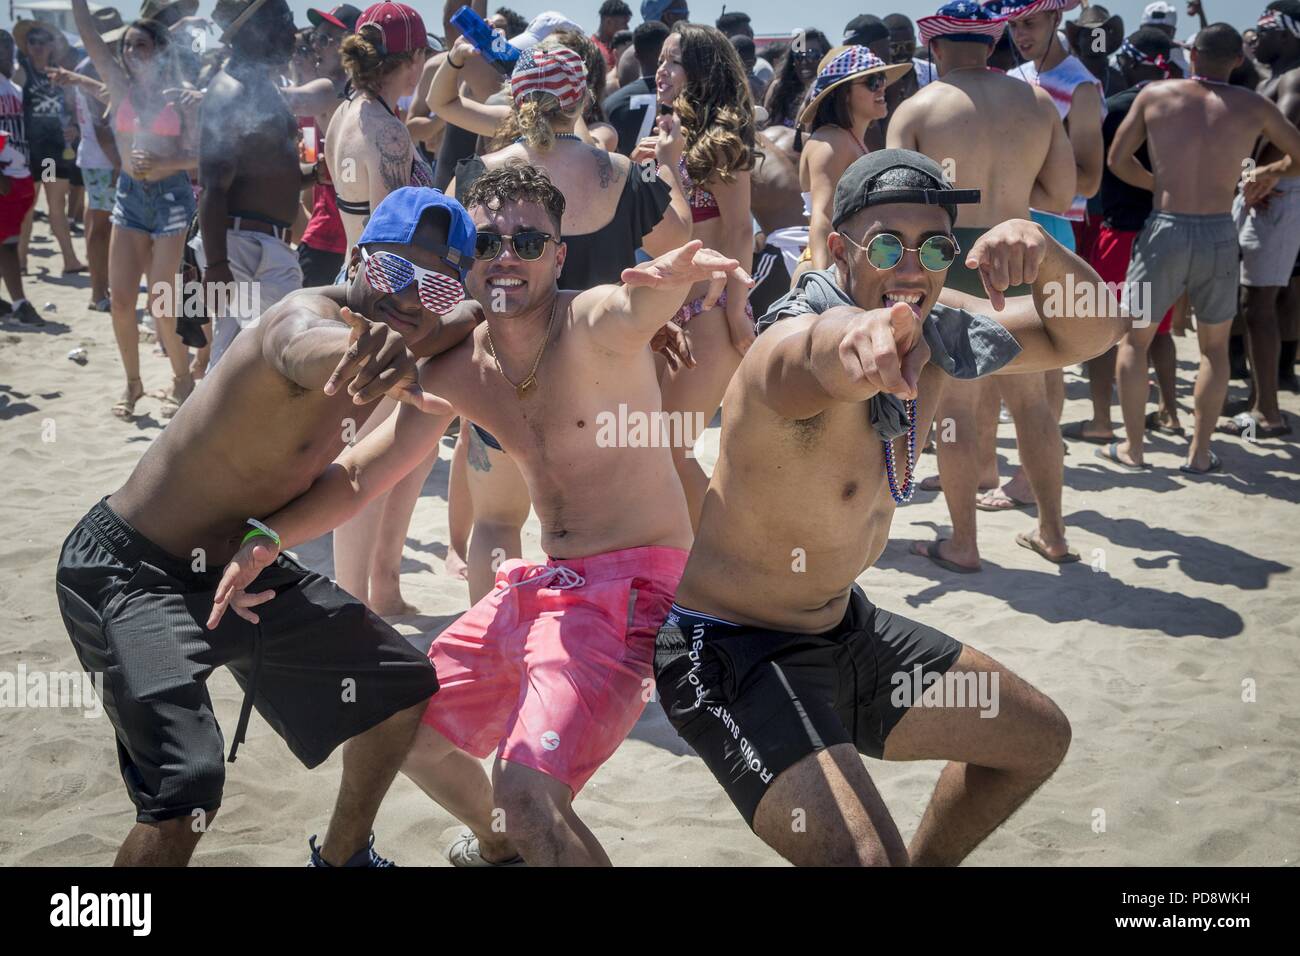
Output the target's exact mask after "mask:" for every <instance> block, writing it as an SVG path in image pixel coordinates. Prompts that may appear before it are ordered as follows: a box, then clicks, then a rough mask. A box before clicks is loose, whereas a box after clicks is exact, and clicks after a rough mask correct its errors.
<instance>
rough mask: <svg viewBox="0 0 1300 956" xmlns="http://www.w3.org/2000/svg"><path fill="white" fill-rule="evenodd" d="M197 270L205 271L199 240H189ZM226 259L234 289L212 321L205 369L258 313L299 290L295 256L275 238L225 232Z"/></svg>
mask: <svg viewBox="0 0 1300 956" xmlns="http://www.w3.org/2000/svg"><path fill="white" fill-rule="evenodd" d="M192 245H193V248H194V251H195V253H196V255H197V257H198V260H199V268H200V269H206V268H207V257H206V256H205V255H204V252H203V241H202V239H201V238H200V237H195V239H194V240H193V243H192ZM226 256H227V258H229V259H230V271H231V272H232V273H233V274H234V276H235V284H236V289H235V290H234V295H232V296H230V297H229V299H228V305H227V308H225V309H223V310H221V311H220V312H218V314H217V315H215V316H213V318H212V357H211V358H210V359H209V360H208V368H212V366H214V365H216V364H217V359H219V358H221V356H222V355H223V354H224V353H225V351H226V349H228V348H229V347H230V343H231V342H233V341H234V340H235V336H236V335H238V334H239V333H240V331H241V330H243V329H251V328H252V327H253V326H255V325H257V323H258V320H259V319H261V317H262V313H263V312H265V311H266V310H267V309H269V308H270V307H271V306H273V305H275V304H276V303H277V302H279V301H280V300H281V299H283V298H284V297H285V296H286V295H288V294H289V293H290V292H296V291H297V290H299V289H301V288H302V266H300V265H299V264H298V255H297V253H295V252H294V251H293V249H291V248H290V247H289V245H288V244H287V243H284V242H282V241H281V240H279V239H277V238H276V237H275V236H272V235H268V234H267V233H263V232H251V231H248V230H242V229H241V230H238V231H236V230H233V229H231V230H227V231H226Z"/></svg>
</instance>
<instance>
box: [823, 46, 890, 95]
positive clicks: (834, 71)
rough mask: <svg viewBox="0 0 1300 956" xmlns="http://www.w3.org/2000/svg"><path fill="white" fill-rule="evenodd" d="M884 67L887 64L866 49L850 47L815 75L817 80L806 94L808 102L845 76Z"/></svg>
mask: <svg viewBox="0 0 1300 956" xmlns="http://www.w3.org/2000/svg"><path fill="white" fill-rule="evenodd" d="M886 66H888V64H887V63H885V61H884V60H882V59H881V58H880V57H878V56H876V55H875V54H874V53H872V52H871V51H870V50H868V49H867V48H866V47H864V46H851V47H849V48H848V49H847V50H845V51H844V52H843V53H841V54H840V55H839V56H837V57H836V58H835V59H833V60H831V61H830V62H829V63H827V64H826V66H825V68H824V69H822V70H821V71H820V72H819V73H818V74H817V79H815V80H813V85H812V89H811V90H810V91H809V92H808V102H811V101H812V100H814V99H816V98H817V97H818V96H820V95H821V94H822V92H823V91H824V90H825V89H826V88H827V87H828V86H830V85H831V84H832V83H838V82H839V81H840V80H843V79H844V78H845V77H846V76H853V75H854V74H856V73H865V72H867V71H868V70H880V69H884V68H885V67H886Z"/></svg>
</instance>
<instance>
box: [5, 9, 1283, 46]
mask: <svg viewBox="0 0 1300 956" xmlns="http://www.w3.org/2000/svg"><path fill="white" fill-rule="evenodd" d="M688 2H689V3H690V7H691V18H692V19H693V20H696V21H698V22H703V23H712V22H713V21H714V20H715V19H716V18H717V16H718V14H719V13H721V12H722V8H723V3H722V2H720V0H709V2H702V0H688ZM940 2H941V0H887V2H879V0H869V2H863V0H817V2H816V3H810V4H807V5H802V4H795V3H790V2H789V0H735V2H731V3H729V4H727V6H728V7H729V8H730V9H732V10H744V11H745V12H746V13H748V14H749V15H750V16H751V17H752V19H753V24H754V29H755V31H757V32H758V33H780V32H788V31H790V30H793V29H797V28H799V27H817V28H818V29H820V30H823V31H824V32H825V33H826V34H827V35H828V36H830V37H831V39H832V40H836V39H838V38H839V37H840V36H841V35H842V34H843V29H844V24H846V23H847V22H848V21H849V20H851V19H853V18H854V17H855V16H857V15H858V14H860V13H873V14H875V15H876V16H882V17H883V16H885V15H886V14H889V13H905V14H907V15H908V16H909V17H911V18H912V20H913V21H915V20H916V18H917V17H922V16H926V15H928V14H931V13H934V12H935V10H937V9H938V7H939V5H940ZM1172 2H1173V5H1174V7H1175V8H1176V9H1177V10H1178V36H1179V38H1182V39H1185V38H1187V37H1189V36H1190V35H1191V34H1192V33H1194V32H1195V27H1194V26H1193V25H1192V24H1193V22H1194V21H1193V20H1192V18H1191V17H1188V16H1187V14H1186V3H1185V2H1184V0H1172ZM0 3H3V6H0V10H3V11H4V15H5V18H6V19H8V12H9V4H8V2H6V0H0ZM137 3H138V0H123V2H121V3H119V4H118V5H117V6H118V9H119V10H121V11H122V14H123V16H124V17H126V18H128V19H129V18H130V14H131V13H134V12H135V11H136V10H138V9H139V8H138V6H137ZM600 3H601V0H578V2H575V0H512V2H509V3H508V4H506V5H507V6H510V7H512V8H513V9H515V10H518V11H519V12H520V13H521V14H523V15H524V16H525V17H527V18H529V19H531V18H532V17H533V16H534V15H536V14H538V13H541V12H542V11H543V10H560V11H561V12H562V13H564V14H566V15H567V16H569V17H571V18H572V19H574V20H576V21H577V22H578V23H580V24H582V25H583V26H584V27H587V28H588V29H594V28H595V26H596V20H597V17H596V11H597V10H598V9H600ZM627 3H628V6H630V7H631V8H632V14H633V16H632V25H633V26H634V27H635V26H636V24H637V23H639V22H640V21H641V15H640V0H627ZM214 5H215V0H202V3H201V4H200V7H199V11H200V13H203V14H207V13H210V12H211V10H212V8H213V6H214ZM289 5H290V6H291V7H292V8H293V10H294V12H295V14H297V20H298V22H299V24H300V25H302V26H306V25H307V8H308V7H312V6H319V5H320V4H318V3H316V2H314V0H313V2H308V0H289ZM332 5H333V4H332V3H328V2H327V3H326V4H325V5H324V6H325V8H326V9H328V8H329V7H330V6H332ZM355 5H356V6H359V7H361V8H362V9H365V6H366V4H365V3H364V2H358V3H356V4H355ZM411 5H412V6H414V7H415V9H417V10H418V11H420V13H421V15H422V16H424V17H426V24H427V25H428V27H429V29H430V30H431V31H432V32H434V33H441V32H442V31H441V27H440V25H439V21H440V18H441V15H442V6H441V5H440V4H439V5H436V6H435V5H434V4H433V3H431V2H428V0H414V2H413V3H412V4H411ZM499 5H501V4H500V3H499V0H489V8H490V9H493V10H495V9H496V8H497V6H499ZM1103 5H1104V6H1105V7H1106V8H1107V9H1108V10H1109V11H1110V12H1111V13H1118V14H1119V15H1120V16H1121V17H1123V18H1124V26H1125V30H1126V32H1130V33H1131V32H1132V31H1133V30H1135V29H1137V27H1138V24H1139V23H1140V22H1141V19H1142V8H1143V7H1144V6H1146V0H1110V2H1108V3H1106V4H1103ZM1266 5H1267V0H1204V6H1205V10H1206V13H1207V14H1208V16H1209V18H1210V21H1211V22H1213V21H1215V20H1227V21H1228V22H1229V23H1231V24H1233V25H1234V26H1235V27H1237V29H1242V28H1244V27H1247V26H1251V25H1253V24H1254V22H1255V20H1256V19H1257V18H1258V17H1259V14H1260V13H1261V12H1262V11H1263V9H1264V7H1265V6H1266ZM801 10H809V11H813V10H815V11H816V12H815V13H812V14H810V15H805V14H803V13H801V12H800V11H801ZM1078 15H1079V11H1078V10H1074V11H1071V12H1070V13H1068V14H1066V17H1067V18H1068V19H1074V18H1075V17H1077V16H1078Z"/></svg>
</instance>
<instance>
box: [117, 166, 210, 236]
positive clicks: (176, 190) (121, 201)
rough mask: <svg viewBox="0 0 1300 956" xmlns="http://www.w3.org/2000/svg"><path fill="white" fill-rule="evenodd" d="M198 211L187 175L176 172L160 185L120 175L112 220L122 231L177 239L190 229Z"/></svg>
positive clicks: (124, 174) (161, 181)
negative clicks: (176, 237) (133, 231)
mask: <svg viewBox="0 0 1300 956" xmlns="http://www.w3.org/2000/svg"><path fill="white" fill-rule="evenodd" d="M195 208H197V207H196V205H195V202H194V190H193V189H191V188H190V177H189V175H188V174H186V173H173V174H172V175H170V176H168V177H167V178H166V179H163V180H160V181H158V182H156V183H142V182H140V180H138V179H132V178H131V177H130V176H128V175H127V174H126V173H120V174H119V175H118V177H117V192H116V193H115V194H114V196H113V216H112V221H113V225H114V226H116V227H117V228H119V229H134V230H136V231H137V232H147V233H148V234H149V235H151V236H174V235H176V234H177V233H184V232H186V231H187V230H188V229H189V228H190V220H191V219H193V218H194V210H195Z"/></svg>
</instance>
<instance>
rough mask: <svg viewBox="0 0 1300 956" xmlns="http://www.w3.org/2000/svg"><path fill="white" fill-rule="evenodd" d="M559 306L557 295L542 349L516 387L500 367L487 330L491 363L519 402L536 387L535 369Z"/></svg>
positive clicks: (549, 336) (490, 331) (490, 327)
mask: <svg viewBox="0 0 1300 956" xmlns="http://www.w3.org/2000/svg"><path fill="white" fill-rule="evenodd" d="M559 305H560V297H559V296H558V295H557V296H556V297H555V302H554V303H553V304H552V305H551V318H550V321H548V322H547V323H546V337H545V338H543V339H542V347H541V348H540V349H538V350H537V358H535V359H533V368H532V370H531V371H530V372H529V373H528V377H527V378H526V379H524V380H523V381H522V382H520V383H518V384H517V385H516V384H515V383H514V382H511V381H510V376H509V375H507V374H506V370H505V369H504V368H502V367H501V360H500V359H499V358H497V350H496V347H495V346H494V345H493V344H492V326H490V325H489V326H488V328H487V348H488V354H489V355H491V356H492V361H493V362H495V363H496V366H497V371H498V372H500V373H501V377H502V378H504V379H505V380H506V381H507V382H509V383H510V384H511V385H512V386H514V389H515V398H517V399H519V400H520V401H522V400H523V397H524V394H525V393H526V392H527V391H528V390H529V389H530V388H533V387H535V386H536V385H537V367H538V366H539V365H541V364H542V355H543V354H544V353H545V352H546V346H547V345H549V344H550V342H551V327H552V326H553V325H555V313H556V310H557V309H558V308H559Z"/></svg>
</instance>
